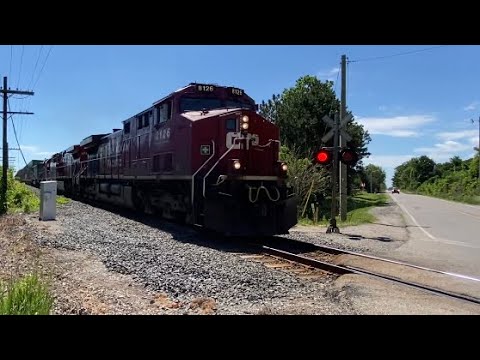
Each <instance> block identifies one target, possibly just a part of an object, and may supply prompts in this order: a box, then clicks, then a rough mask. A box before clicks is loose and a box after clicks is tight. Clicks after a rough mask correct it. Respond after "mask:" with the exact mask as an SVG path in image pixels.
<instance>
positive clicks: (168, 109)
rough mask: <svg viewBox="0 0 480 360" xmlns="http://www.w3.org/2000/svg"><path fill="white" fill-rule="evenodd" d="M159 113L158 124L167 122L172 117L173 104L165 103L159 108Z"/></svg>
mask: <svg viewBox="0 0 480 360" xmlns="http://www.w3.org/2000/svg"><path fill="white" fill-rule="evenodd" d="M157 112H158V115H157V119H158V124H162V123H164V122H167V121H168V120H170V118H171V117H172V102H171V101H168V102H166V103H163V104H162V105H160V106H159V107H157Z"/></svg>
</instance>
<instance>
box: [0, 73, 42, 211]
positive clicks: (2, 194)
mask: <svg viewBox="0 0 480 360" xmlns="http://www.w3.org/2000/svg"><path fill="white" fill-rule="evenodd" d="M1 92H2V94H3V147H2V150H3V166H2V186H1V191H0V214H4V213H6V212H7V175H8V141H7V117H8V114H12V115H13V114H19V115H20V114H23V115H32V114H33V113H31V112H22V111H8V95H9V94H18V95H34V93H33V91H22V90H18V89H17V90H10V89H8V86H7V77H6V76H4V77H3V88H1Z"/></svg>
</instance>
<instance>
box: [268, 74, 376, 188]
mask: <svg viewBox="0 0 480 360" xmlns="http://www.w3.org/2000/svg"><path fill="white" fill-rule="evenodd" d="M339 110H340V101H339V100H338V99H337V97H336V96H335V92H334V90H333V82H331V81H326V82H322V81H321V80H319V79H317V78H316V77H315V76H303V77H301V78H300V79H298V80H297V82H296V83H295V86H293V87H291V88H288V89H285V90H284V91H283V93H282V94H281V95H273V96H272V99H270V100H268V101H266V102H265V101H262V103H261V104H260V114H262V115H263V116H264V117H266V118H267V119H269V120H270V121H272V122H274V123H275V124H277V125H278V127H279V128H280V140H281V142H282V145H285V146H287V147H288V148H289V149H290V150H291V151H293V152H294V154H295V157H296V158H308V159H310V158H312V157H313V154H314V153H315V152H316V151H317V150H318V149H319V148H320V147H321V146H333V139H330V140H329V141H328V142H327V143H326V144H322V140H321V138H322V137H323V136H324V135H325V134H326V133H327V132H328V131H329V130H330V128H329V127H328V126H327V125H326V124H325V123H324V122H323V120H322V118H323V117H324V116H325V115H328V116H330V117H331V118H333V117H334V115H333V114H335V113H337V112H339ZM346 130H347V132H348V133H349V134H350V135H351V136H352V141H350V142H349V143H348V144H347V145H348V146H350V147H352V148H353V149H354V150H355V151H357V153H358V154H359V159H360V160H359V162H358V163H357V166H356V167H355V168H353V169H351V170H350V171H349V172H348V187H349V191H350V190H351V187H352V184H353V179H354V178H355V177H357V174H358V172H359V171H360V170H361V168H362V161H361V159H362V158H363V157H365V156H368V155H369V153H368V151H367V144H368V143H369V142H370V141H371V138H370V136H369V134H368V132H367V131H366V130H365V129H364V128H363V126H362V125H360V124H358V123H356V122H355V119H354V118H353V117H352V120H351V121H350V122H349V123H348V124H347V126H346Z"/></svg>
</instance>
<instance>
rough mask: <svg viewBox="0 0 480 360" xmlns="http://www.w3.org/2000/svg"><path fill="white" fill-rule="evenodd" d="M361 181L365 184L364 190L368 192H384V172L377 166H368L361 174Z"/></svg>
mask: <svg viewBox="0 0 480 360" xmlns="http://www.w3.org/2000/svg"><path fill="white" fill-rule="evenodd" d="M361 177H362V181H363V183H364V184H365V189H366V190H367V191H368V192H382V191H385V189H386V185H385V179H386V174H385V171H384V170H383V169H382V168H381V167H380V166H377V165H373V164H368V165H367V166H365V168H364V169H363V171H362V173H361Z"/></svg>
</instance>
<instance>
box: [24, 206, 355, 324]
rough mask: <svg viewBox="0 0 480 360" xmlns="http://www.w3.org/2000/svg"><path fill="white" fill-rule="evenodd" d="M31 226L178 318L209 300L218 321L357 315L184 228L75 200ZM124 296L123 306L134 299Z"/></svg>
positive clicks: (42, 239)
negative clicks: (161, 297)
mask: <svg viewBox="0 0 480 360" xmlns="http://www.w3.org/2000/svg"><path fill="white" fill-rule="evenodd" d="M27 220H28V224H29V225H28V226H29V227H31V228H33V229H34V230H35V231H33V232H32V234H33V236H34V239H35V240H36V241H37V242H39V243H40V244H42V245H44V246H47V247H53V248H57V249H62V250H65V249H66V250H74V251H75V252H78V251H80V252H86V253H87V254H90V255H89V258H91V256H92V255H94V256H96V257H98V259H100V260H101V262H103V264H104V265H105V266H106V268H107V269H108V270H110V271H113V272H116V273H119V274H124V275H128V276H130V277H131V278H132V279H133V280H134V282H135V283H136V285H140V287H144V288H145V290H146V291H151V292H158V293H162V294H166V295H165V296H167V297H168V299H170V300H169V301H173V302H174V303H175V304H177V306H174V307H173V308H175V307H177V309H174V312H175V313H190V312H191V311H190V310H192V309H195V307H196V306H195V304H196V303H199V302H203V303H204V302H205V301H210V303H211V306H210V310H211V311H210V313H218V314H244V313H252V314H256V313H264V314H353V313H355V311H354V310H352V308H351V307H350V305H349V302H348V301H347V300H345V297H344V296H342V293H339V292H337V291H335V290H331V291H329V290H327V289H329V288H330V287H329V286H328V284H324V283H321V282H319V281H309V280H301V279H298V278H296V277H295V276H294V275H291V274H288V273H283V272H281V271H278V270H273V269H268V268H266V267H265V266H263V265H261V264H258V263H255V262H252V261H248V260H244V259H242V258H240V256H238V255H236V254H234V252H235V251H236V249H235V248H233V246H232V245H231V244H228V243H226V242H219V241H216V239H215V236H214V235H208V234H206V233H203V234H199V233H197V232H195V231H193V230H191V229H189V228H186V227H183V226H177V225H175V224H169V223H165V222H162V221H160V220H156V219H152V218H149V219H148V220H143V222H141V221H140V219H132V218H128V217H124V216H122V215H119V214H115V213H113V212H110V211H107V210H103V209H99V208H95V207H92V206H90V205H86V204H83V203H80V202H76V201H71V202H70V203H69V204H67V205H64V206H61V207H59V208H58V212H57V220H56V221H53V222H39V221H38V218H37V216H33V215H30V216H28V217H27ZM82 256H83V255H82ZM77 257H80V255H78V256H77ZM65 260H66V259H65ZM78 263H79V264H82V263H83V262H81V261H79V262H78ZM84 263H85V264H86V266H89V265H88V264H89V262H88V261H86V262H84ZM77 266H78V265H77ZM80 266H81V265H80ZM91 266H93V265H91ZM95 266H97V267H98V264H97V265H95ZM78 271H79V272H80V271H86V270H85V269H78ZM72 274H74V272H72ZM91 281H92V284H90V285H89V286H90V287H93V288H95V287H99V288H101V287H102V283H103V282H104V280H102V279H101V276H93V277H92V279H91ZM119 286H120V285H119ZM119 291H120V292H122V291H121V289H119ZM122 294H123V295H122V301H126V300H125V297H127V298H128V296H129V294H128V293H126V292H125V291H123V292H122ZM130 296H136V295H135V294H134V293H133V292H132V293H131V294H130ZM198 299H203V300H198ZM171 308H172V307H171ZM131 311H132V312H134V311H135V310H134V309H132V310H131ZM113 312H114V313H115V311H113ZM194 313H195V312H194Z"/></svg>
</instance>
